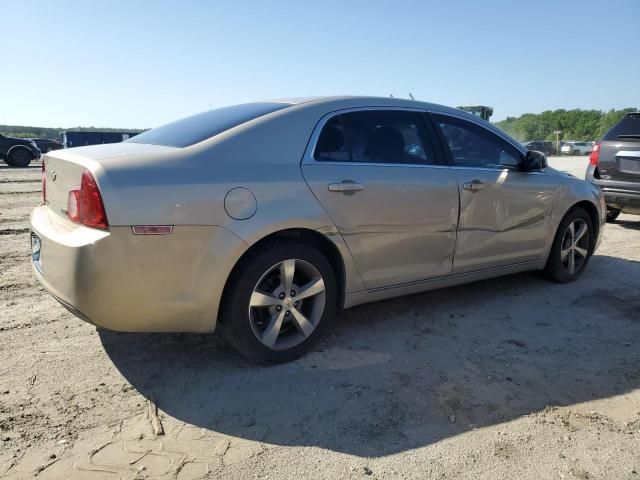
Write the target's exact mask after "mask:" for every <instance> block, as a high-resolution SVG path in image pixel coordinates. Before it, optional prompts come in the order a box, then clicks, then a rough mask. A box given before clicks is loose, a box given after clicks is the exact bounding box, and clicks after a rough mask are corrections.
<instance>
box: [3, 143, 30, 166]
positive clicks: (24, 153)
mask: <svg viewBox="0 0 640 480" xmlns="http://www.w3.org/2000/svg"><path fill="white" fill-rule="evenodd" d="M31 160H32V156H31V152H29V150H27V149H26V148H14V149H13V150H11V153H10V154H9V157H8V158H7V160H5V161H6V162H7V165H10V166H12V167H20V168H23V167H26V166H28V165H29V164H30V163H31Z"/></svg>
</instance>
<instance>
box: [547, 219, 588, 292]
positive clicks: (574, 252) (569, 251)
mask: <svg viewBox="0 0 640 480" xmlns="http://www.w3.org/2000/svg"><path fill="white" fill-rule="evenodd" d="M594 240H595V235H594V230H593V223H592V222H591V217H590V216H589V214H588V213H587V212H586V211H585V210H584V209H582V208H574V209H573V210H571V211H570V212H569V213H567V215H566V216H565V217H564V219H563V220H562V222H560V226H559V227H558V231H557V232H556V236H555V239H554V240H553V245H552V246H551V252H549V258H548V260H547V265H546V266H545V269H544V270H545V274H546V275H547V276H548V277H549V278H550V279H552V280H554V281H556V282H559V283H568V282H572V281H574V280H575V279H577V278H578V277H579V276H580V274H581V273H582V272H583V270H584V269H585V267H586V266H587V263H589V258H590V257H591V254H592V253H593V244H594Z"/></svg>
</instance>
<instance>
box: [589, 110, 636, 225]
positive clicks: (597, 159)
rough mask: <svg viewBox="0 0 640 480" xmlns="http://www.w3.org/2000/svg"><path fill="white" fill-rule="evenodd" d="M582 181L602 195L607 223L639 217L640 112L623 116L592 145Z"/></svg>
mask: <svg viewBox="0 0 640 480" xmlns="http://www.w3.org/2000/svg"><path fill="white" fill-rule="evenodd" d="M586 179H587V180H588V181H590V182H593V183H595V184H596V185H598V186H599V187H600V188H602V190H603V191H604V196H605V201H606V204H607V220H608V221H614V220H615V219H616V218H618V215H620V213H621V212H624V213H631V214H634V215H640V112H635V113H627V114H626V115H625V116H624V117H622V119H621V120H620V121H619V122H618V123H617V124H615V125H614V126H613V127H612V128H611V129H610V130H609V131H608V132H607V133H605V134H604V136H603V137H602V140H601V141H600V142H598V143H596V144H595V146H594V147H593V152H592V153H591V157H590V158H589V167H588V168H587V174H586Z"/></svg>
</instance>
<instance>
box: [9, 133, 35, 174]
mask: <svg viewBox="0 0 640 480" xmlns="http://www.w3.org/2000/svg"><path fill="white" fill-rule="evenodd" d="M38 158H40V150H39V149H38V146H37V145H36V144H35V143H34V142H33V141H32V140H28V139H26V138H13V137H5V136H4V135H0V159H2V160H4V161H5V163H6V164H7V165H10V166H12V167H26V166H28V165H29V164H30V163H31V161H32V160H37V159H38Z"/></svg>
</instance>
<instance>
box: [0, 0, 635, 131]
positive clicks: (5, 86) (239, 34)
mask: <svg viewBox="0 0 640 480" xmlns="http://www.w3.org/2000/svg"><path fill="white" fill-rule="evenodd" d="M0 23H1V24H2V34H1V36H0V61H1V62H2V73H1V74H0V123H9V124H13V125H16V124H17V125H35V126H51V127H73V126H79V125H81V126H105V127H130V128H134V127H141V128H142V127H153V126H157V125H159V124H163V123H166V122H168V121H171V120H174V119H176V118H179V117H183V116H186V115H189V114H192V113H196V112H200V111H203V110H207V109H210V108H215V107H218V106H224V105H229V104H234V103H240V102H246V101H252V100H263V99H270V98H281V97H288V96H308V95H325V94H360V95H383V96H386V95H389V94H390V93H392V94H394V96H401V97H407V96H408V93H409V92H411V93H413V95H414V96H415V97H416V98H417V99H421V100H426V101H431V102H435V103H442V104H446V105H452V106H456V105H461V104H487V105H491V106H493V107H494V109H495V114H494V118H493V119H494V120H499V119H502V118H505V117H506V116H509V115H519V114H522V113H525V112H540V111H543V110H548V109H555V108H567V109H570V108H597V109H609V108H621V107H626V106H638V107H640V56H639V55H638V50H639V49H640V28H639V25H640V0H626V1H625V0H607V1H604V0H602V1H591V0H581V1H578V0H566V1H563V0H556V1H551V0H536V1H533V0H532V1H507V0H484V1H472V0H468V1H463V0H448V1H428V0H425V1H409V0H407V1H402V0H395V1H374V0H368V1H365V0H350V1H347V0H342V1H339V0H322V1H311V0H309V1H305V0H299V1H279V0H270V1H241V0H236V1H228V2H227V1H213V0H211V1H187V0H183V1H152V0H145V1H133V0H126V1H120V0H109V1H88V0H85V1H66V0H55V1H54V0H51V1H49V0H38V1H35V0H19V1H18V0H0Z"/></svg>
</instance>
